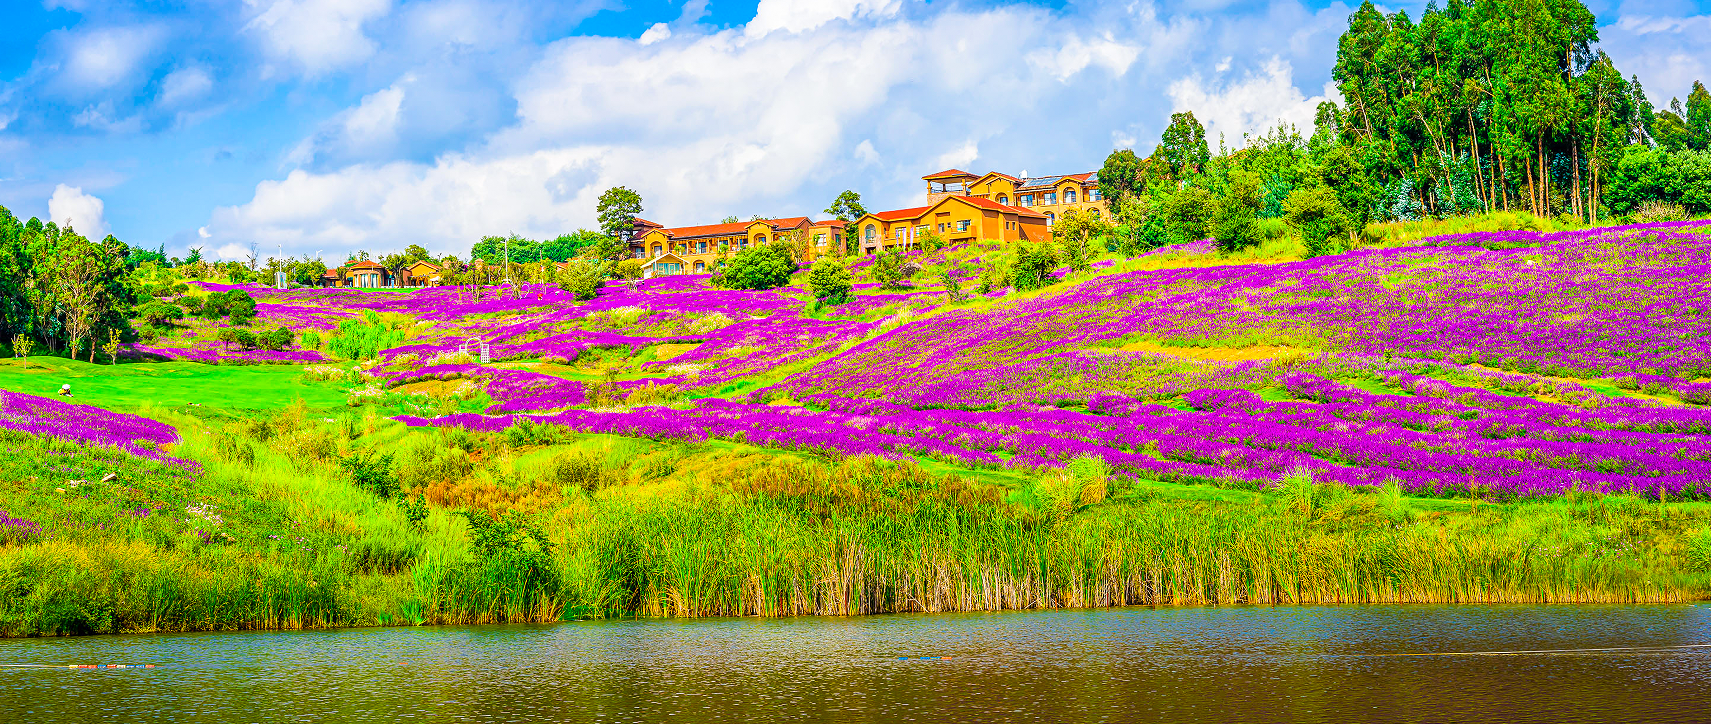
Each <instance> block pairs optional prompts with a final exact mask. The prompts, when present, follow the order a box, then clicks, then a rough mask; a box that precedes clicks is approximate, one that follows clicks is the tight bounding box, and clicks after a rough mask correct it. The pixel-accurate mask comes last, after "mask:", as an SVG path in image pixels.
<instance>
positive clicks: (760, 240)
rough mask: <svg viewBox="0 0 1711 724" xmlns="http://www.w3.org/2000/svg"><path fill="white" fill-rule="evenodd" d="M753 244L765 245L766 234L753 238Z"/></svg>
mask: <svg viewBox="0 0 1711 724" xmlns="http://www.w3.org/2000/svg"><path fill="white" fill-rule="evenodd" d="M755 243H756V244H765V243H766V234H761V235H759V236H756V237H755Z"/></svg>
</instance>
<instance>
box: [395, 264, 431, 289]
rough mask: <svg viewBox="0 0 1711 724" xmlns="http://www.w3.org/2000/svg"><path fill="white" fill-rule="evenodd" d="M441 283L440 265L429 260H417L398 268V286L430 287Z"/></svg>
mask: <svg viewBox="0 0 1711 724" xmlns="http://www.w3.org/2000/svg"><path fill="white" fill-rule="evenodd" d="M439 283H440V265H438V264H435V263H433V262H427V261H415V262H410V263H409V264H407V265H405V267H404V268H403V269H400V270H398V286H401V287H428V286H434V285H436V284H439Z"/></svg>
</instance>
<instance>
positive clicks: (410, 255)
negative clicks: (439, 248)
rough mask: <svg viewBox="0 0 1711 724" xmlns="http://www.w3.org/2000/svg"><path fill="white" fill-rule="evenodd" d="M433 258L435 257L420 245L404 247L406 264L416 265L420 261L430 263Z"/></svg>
mask: <svg viewBox="0 0 1711 724" xmlns="http://www.w3.org/2000/svg"><path fill="white" fill-rule="evenodd" d="M432 258H434V256H433V255H432V254H429V253H428V250H427V249H425V248H423V247H422V246H421V245H419V244H411V245H409V246H406V247H404V260H405V262H406V263H409V264H414V263H416V262H419V261H428V260H430V259H432Z"/></svg>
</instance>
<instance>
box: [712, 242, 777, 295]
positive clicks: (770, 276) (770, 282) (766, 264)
mask: <svg viewBox="0 0 1711 724" xmlns="http://www.w3.org/2000/svg"><path fill="white" fill-rule="evenodd" d="M796 269H797V265H796V260H795V258H794V255H793V254H792V253H791V250H790V247H789V246H788V245H785V244H778V243H772V244H763V245H758V246H751V247H749V248H747V249H744V250H742V251H739V252H737V255H736V256H734V257H732V258H731V260H730V261H729V262H727V263H726V264H725V266H724V268H723V269H720V270H719V272H718V273H716V274H714V275H713V283H714V285H716V286H720V287H723V288H725V289H775V288H778V287H782V286H784V285H786V284H789V283H790V275H792V274H795V273H796Z"/></svg>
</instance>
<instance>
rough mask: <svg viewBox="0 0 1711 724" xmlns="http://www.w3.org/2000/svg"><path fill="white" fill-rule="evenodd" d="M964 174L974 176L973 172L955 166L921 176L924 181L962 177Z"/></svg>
mask: <svg viewBox="0 0 1711 724" xmlns="http://www.w3.org/2000/svg"><path fill="white" fill-rule="evenodd" d="M965 176H966V177H968V178H975V175H974V174H972V173H969V172H967V171H964V170H962V169H956V168H953V169H948V170H945V171H940V172H938V173H935V174H933V175H931V176H922V177H921V178H922V179H923V180H926V181H937V180H939V179H942V178H963V177H965Z"/></svg>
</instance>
